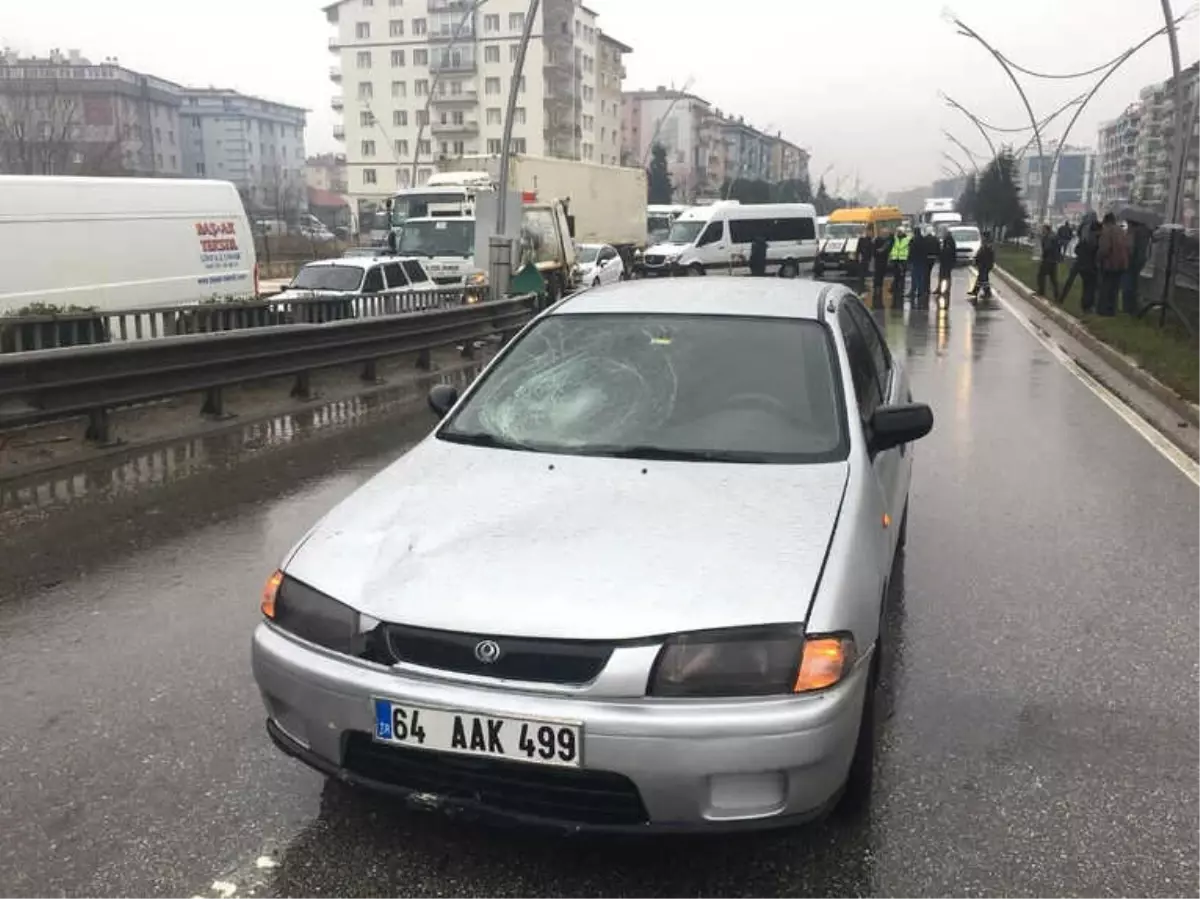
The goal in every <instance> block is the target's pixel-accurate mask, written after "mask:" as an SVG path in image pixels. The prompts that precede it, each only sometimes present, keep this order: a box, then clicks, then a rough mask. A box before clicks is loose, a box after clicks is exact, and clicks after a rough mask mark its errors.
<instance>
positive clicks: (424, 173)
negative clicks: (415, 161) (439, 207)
mask: <svg viewBox="0 0 1200 899" xmlns="http://www.w3.org/2000/svg"><path fill="white" fill-rule="evenodd" d="M432 174H433V169H417V184H426V183H428V181H429V177H430V175H432Z"/></svg>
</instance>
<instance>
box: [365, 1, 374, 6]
mask: <svg viewBox="0 0 1200 899" xmlns="http://www.w3.org/2000/svg"><path fill="white" fill-rule="evenodd" d="M374 5H375V0H363V6H374Z"/></svg>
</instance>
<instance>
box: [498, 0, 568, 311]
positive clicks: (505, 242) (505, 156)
mask: <svg viewBox="0 0 1200 899" xmlns="http://www.w3.org/2000/svg"><path fill="white" fill-rule="evenodd" d="M540 3H541V0H529V10H528V11H527V12H526V13H525V28H524V30H523V31H522V32H521V43H519V44H518V45H517V58H516V60H515V61H514V62H513V71H512V83H511V84H510V85H509V87H508V108H507V109H506V110H505V113H504V143H503V146H501V148H500V179H499V180H500V183H499V185H498V186H497V190H496V233H495V234H493V235H492V236H491V237H490V238H488V284H489V285H490V286H491V288H492V290H493V291H496V292H497V293H496V295H497V296H499V295H501V292H507V291H508V288H509V284H511V282H512V263H513V259H512V256H513V242H512V240H511V239H510V238H509V237H507V236H506V235H507V231H508V168H509V162H510V157H511V156H512V130H513V119H514V118H515V117H516V109H517V94H518V92H519V91H520V89H521V73H522V72H523V71H524V69H525V51H526V50H528V49H529V39H530V38H531V37H532V36H533V23H534V20H535V19H536V18H537V13H538V6H539V5H540ZM572 89H574V87H573V86H572Z"/></svg>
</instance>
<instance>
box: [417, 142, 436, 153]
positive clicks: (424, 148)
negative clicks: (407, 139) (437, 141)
mask: <svg viewBox="0 0 1200 899" xmlns="http://www.w3.org/2000/svg"><path fill="white" fill-rule="evenodd" d="M432 152H433V143H432V142H431V141H427V140H423V141H421V143H420V145H419V146H418V147H417V153H418V154H419V155H421V156H428V155H429V154H431V153H432Z"/></svg>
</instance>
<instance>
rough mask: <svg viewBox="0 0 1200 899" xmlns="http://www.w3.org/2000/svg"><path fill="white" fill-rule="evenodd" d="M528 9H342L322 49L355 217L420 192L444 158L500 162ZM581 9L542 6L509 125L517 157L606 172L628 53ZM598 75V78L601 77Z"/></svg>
mask: <svg viewBox="0 0 1200 899" xmlns="http://www.w3.org/2000/svg"><path fill="white" fill-rule="evenodd" d="M527 7H528V4H527V3H526V2H524V0H489V2H488V3H487V4H486V5H483V4H477V3H475V2H472V0H340V2H337V3H333V4H331V5H329V6H327V7H326V8H325V14H326V18H327V19H328V21H329V22H330V23H331V24H333V25H334V26H336V29H337V31H336V34H335V36H333V37H331V38H330V41H329V48H330V51H331V52H332V53H333V54H335V56H336V58H337V60H338V62H339V64H338V65H335V66H334V67H333V68H332V69H331V70H330V77H331V78H332V79H333V81H334V82H335V83H336V84H340V85H342V93H341V94H340V95H338V96H337V97H335V98H334V100H333V108H334V110H335V111H337V112H339V113H341V115H342V119H343V123H342V124H341V125H340V126H337V127H336V128H335V131H334V136H335V137H336V138H337V139H339V140H342V141H344V142H345V148H346V149H345V157H346V168H347V182H348V184H347V187H348V191H349V193H350V195H351V196H353V197H355V198H356V200H357V202H358V205H359V209H360V217H361V216H362V215H364V214H366V213H368V212H369V211H370V210H372V209H374V208H376V207H377V206H378V204H379V202H380V201H382V200H383V199H385V198H386V197H388V196H390V195H391V194H392V193H394V192H395V191H396V190H397V189H399V188H403V187H407V186H410V185H411V184H413V183H423V182H424V181H425V180H427V179H428V178H429V176H430V175H431V174H432V172H433V171H434V168H435V165H436V162H437V160H438V159H440V158H443V157H454V156H462V155H471V154H477V153H488V154H497V153H499V152H500V150H501V145H502V142H503V135H504V114H505V108H506V106H507V102H508V94H509V88H510V86H511V83H512V73H513V65H514V62H515V61H516V57H517V49H518V45H519V43H520V39H521V34H522V31H523V29H524V27H525V13H526V9H527ZM597 22H598V16H597V14H596V12H595V11H594V10H592V9H590V8H589V7H587V6H584V5H583V4H582V3H580V2H578V0H543V2H542V4H541V6H540V9H539V14H538V21H537V22H535V23H534V24H533V30H532V34H531V41H530V44H529V47H528V49H527V52H526V56H525V63H524V68H523V71H522V75H521V81H520V84H519V87H518V90H519V93H518V99H517V104H516V109H515V113H514V117H513V132H512V147H511V149H512V150H513V152H516V153H526V154H530V155H535V156H555V157H559V158H566V159H582V160H589V161H593V162H607V163H612V162H615V161H617V160H618V157H619V142H620V138H619V137H617V138H616V139H615V140H614V137H613V134H614V132H616V131H617V130H618V124H617V122H618V120H617V116H616V113H615V112H614V109H615V107H614V98H613V93H614V91H615V92H616V93H617V94H618V95H619V92H620V81H621V78H622V77H623V76H624V66H623V62H622V58H623V55H624V54H625V53H628V52H630V50H629V47H627V46H625V45H624V44H621V43H620V42H618V41H615V40H613V39H611V38H608V37H607V36H605V35H603V34H602V32H601V30H600V28H599V25H598V24H597ZM602 76H603V77H602Z"/></svg>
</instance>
